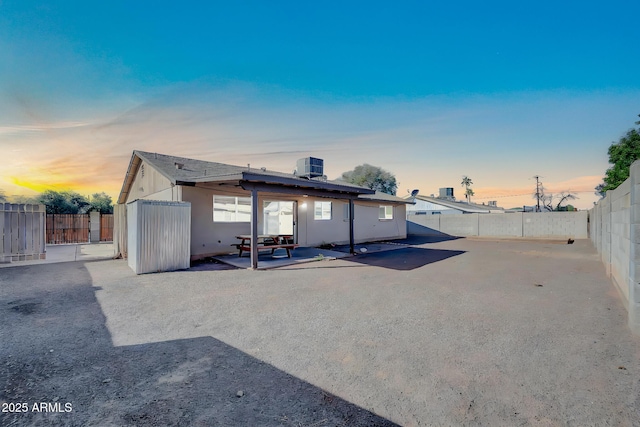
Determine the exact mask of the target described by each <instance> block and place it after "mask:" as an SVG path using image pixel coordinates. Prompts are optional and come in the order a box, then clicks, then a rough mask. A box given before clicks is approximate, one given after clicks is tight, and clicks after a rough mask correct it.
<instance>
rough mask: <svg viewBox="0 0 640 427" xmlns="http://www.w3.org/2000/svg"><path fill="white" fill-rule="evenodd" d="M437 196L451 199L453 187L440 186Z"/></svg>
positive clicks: (452, 197)
mask: <svg viewBox="0 0 640 427" xmlns="http://www.w3.org/2000/svg"><path fill="white" fill-rule="evenodd" d="M438 198H440V199H449V200H453V199H454V196H453V187H444V188H440V195H439V196H438Z"/></svg>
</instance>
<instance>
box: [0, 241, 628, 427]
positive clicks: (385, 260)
mask: <svg viewBox="0 0 640 427" xmlns="http://www.w3.org/2000/svg"><path fill="white" fill-rule="evenodd" d="M412 243H413V245H412V246H411V247H409V248H405V249H398V250H394V251H390V252H383V253H375V254H367V255H359V256H356V257H353V258H349V259H343V260H334V261H319V262H315V263H310V264H304V265H296V266H291V267H286V268H280V269H277V270H268V271H249V270H236V269H224V270H220V269H217V266H216V265H212V266H211V268H208V266H207V265H201V266H198V268H196V269H193V270H190V271H181V272H173V273H161V274H148V275H141V276H136V275H135V274H134V273H133V272H132V271H131V270H130V269H129V267H128V266H127V264H126V261H122V260H105V261H91V262H67V263H59V264H48V265H27V266H15V267H13V266H12V267H10V268H3V269H0V343H1V345H0V403H1V404H2V413H0V425H37V426H38V425H41V426H50V425H132V426H134V425H135V426H145V425H149V426H164V425H195V426H211V425H220V426H238V425H251V426H263V425H264V426H309V427H310V426H386V425H396V424H398V425H407V426H418V425H468V426H478V425H486V426H495V425H509V426H512V425H513V426H515V425H523V426H527V425H530V426H548V425H562V426H564V425H568V426H586V425H616V426H618V425H621V426H634V425H640V399H639V398H640V339H639V338H638V337H634V336H632V335H631V332H630V331H629V329H628V328H627V326H626V316H627V314H626V311H625V308H624V307H623V305H622V302H621V299H620V297H619V295H618V292H617V290H616V289H615V288H614V285H612V284H611V282H610V281H609V279H608V278H607V277H606V275H605V272H604V268H603V266H602V264H601V263H600V262H599V259H598V256H597V254H596V252H595V250H594V249H593V247H592V246H591V244H590V242H589V241H586V240H579V241H576V242H575V244H573V245H567V244H566V242H564V243H563V242H545V241H506V240H495V241H492V240H480V239H476V240H474V239H457V240H449V241H441V242H432V241H428V240H422V239H414V240H413V241H412ZM23 404H26V406H25V405H23Z"/></svg>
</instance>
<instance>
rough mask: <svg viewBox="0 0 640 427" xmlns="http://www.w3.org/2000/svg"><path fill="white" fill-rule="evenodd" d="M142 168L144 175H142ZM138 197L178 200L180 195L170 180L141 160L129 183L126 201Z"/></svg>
mask: <svg viewBox="0 0 640 427" xmlns="http://www.w3.org/2000/svg"><path fill="white" fill-rule="evenodd" d="M143 167H144V168H143ZM143 169H144V176H142V175H143V173H142V170H143ZM139 199H147V200H163V201H179V200H180V195H179V191H178V189H177V188H176V187H174V186H172V184H171V181H169V180H168V179H167V178H166V177H165V176H164V175H162V174H161V173H159V172H158V171H157V170H155V169H154V168H153V167H152V166H149V165H148V164H146V162H144V161H143V162H142V163H141V164H140V166H139V167H138V171H137V172H136V177H135V178H134V180H133V183H132V184H131V189H130V190H129V194H128V195H127V203H131V202H133V201H135V200H139Z"/></svg>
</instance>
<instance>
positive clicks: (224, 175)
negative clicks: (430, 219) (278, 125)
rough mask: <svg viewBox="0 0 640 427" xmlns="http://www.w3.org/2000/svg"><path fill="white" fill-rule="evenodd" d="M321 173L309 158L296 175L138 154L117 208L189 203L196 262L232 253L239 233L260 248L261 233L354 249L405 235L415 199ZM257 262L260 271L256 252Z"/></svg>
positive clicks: (254, 261)
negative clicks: (409, 207)
mask: <svg viewBox="0 0 640 427" xmlns="http://www.w3.org/2000/svg"><path fill="white" fill-rule="evenodd" d="M322 167H323V161H322V160H321V159H315V158H312V157H310V158H307V159H302V160H301V161H299V162H298V170H297V172H296V173H293V174H292V173H282V172H275V171H270V170H267V169H265V168H254V167H251V166H250V165H247V166H246V167H243V166H233V165H227V164H222V163H215V162H209V161H203V160H195V159H188V158H183V157H175V156H170V155H164V154H158V153H149V152H144V151H134V152H133V155H132V157H131V161H130V163H129V168H128V170H127V173H126V176H125V179H124V183H123V185H122V190H121V192H120V196H119V197H118V204H119V206H124V205H127V204H131V203H132V202H135V201H136V200H158V201H167V202H189V203H190V206H191V214H190V215H191V240H190V258H191V260H195V259H200V258H205V257H208V256H212V255H218V254H225V253H229V252H231V251H232V250H233V247H232V246H233V245H234V244H237V243H238V239H237V238H236V236H238V235H251V239H252V240H251V242H252V245H251V246H252V247H254V248H255V247H256V242H257V240H256V239H257V236H258V235H260V234H278V235H292V236H293V240H294V243H297V244H298V245H301V246H318V245H322V244H328V243H335V244H347V243H348V244H351V247H352V249H353V245H354V243H360V242H367V241H375V240H387V239H397V238H404V237H406V205H407V204H409V203H412V201H410V200H405V199H401V198H399V197H395V196H390V195H387V194H383V193H377V192H375V191H373V190H371V189H368V188H364V187H360V186H356V185H352V184H348V183H345V182H341V181H331V180H327V179H326V177H324V176H323V175H322ZM301 169H302V170H301ZM352 213H353V214H352ZM251 257H252V266H253V267H254V268H256V267H257V250H256V251H255V252H254V251H252V252H251Z"/></svg>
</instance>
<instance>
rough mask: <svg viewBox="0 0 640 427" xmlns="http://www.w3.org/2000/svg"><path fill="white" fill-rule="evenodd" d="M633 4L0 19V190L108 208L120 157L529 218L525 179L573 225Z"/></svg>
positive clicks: (338, 7) (79, 5) (636, 94)
mask: <svg viewBox="0 0 640 427" xmlns="http://www.w3.org/2000/svg"><path fill="white" fill-rule="evenodd" d="M638 16H640V2H638V1H630V0H626V1H616V0H614V1H607V2H589V1H586V2H585V1H582V2H558V1H553V2H550V1H536V2H513V1H509V2H507V1H488V2H477V1H457V2H455V1H454V2H431V1H420V2H393V3H392V2H375V1H373V2H372V1H368V2H326V1H325V2H318V3H316V2H300V1H297V2H289V1H271V2H250V1H225V2H218V1H211V2H189V1H182V2H158V1H155V2H146V1H138V2H130V1H127V2H124V1H117V0H113V1H109V2H87V1H64V0H60V1H32V0H0V158H2V159H3V161H2V166H1V167H0V189H3V190H4V191H5V193H6V194H7V195H18V194H24V195H33V194H35V192H39V191H42V190H45V189H49V188H51V189H72V190H75V191H78V192H80V193H82V194H85V195H88V194H91V193H94V192H99V191H105V192H107V193H108V194H110V195H111V196H113V197H114V199H115V198H117V195H118V193H119V191H120V188H121V186H122V182H123V180H124V175H125V172H126V169H127V167H128V164H129V159H130V157H131V154H132V151H133V150H134V149H139V150H144V151H152V152H158V153H163V154H171V155H176V156H184V157H192V158H197V159H202V160H210V161H216V162H222V163H231V164H238V165H246V164H247V163H250V164H251V166H255V167H262V166H265V167H267V168H269V169H273V170H280V171H283V172H287V171H293V169H294V167H295V164H296V160H297V159H298V158H301V157H306V156H309V155H311V156H316V157H320V158H323V159H324V161H325V173H326V174H327V175H328V177H329V178H330V179H335V178H338V177H339V176H340V174H341V173H342V172H344V171H347V170H350V169H353V168H354V167H355V166H357V165H359V164H362V163H369V164H373V165H377V166H381V167H383V168H384V169H387V170H389V171H391V172H393V173H394V174H395V175H396V177H397V179H398V181H399V187H398V195H404V194H406V192H407V190H411V189H414V188H418V189H420V193H421V194H427V195H428V194H431V193H437V191H438V188H440V187H454V188H455V191H456V195H457V196H458V197H459V198H463V189H462V187H461V185H460V182H461V180H462V176H463V175H468V176H469V177H471V178H472V180H473V182H474V185H473V186H472V187H473V189H474V190H475V192H476V196H475V197H474V198H473V201H475V202H480V203H481V202H486V201H489V200H497V201H498V205H499V206H503V207H514V206H522V205H523V204H527V205H532V204H534V203H535V201H534V200H533V199H532V193H534V191H535V179H533V176H534V175H540V176H541V177H542V178H541V179H542V181H543V183H544V184H545V187H547V189H548V190H549V191H550V192H554V193H557V192H560V191H572V192H575V193H576V194H578V196H579V199H578V200H575V201H574V202H572V204H574V205H575V206H576V207H578V208H589V207H591V206H592V205H593V202H594V201H595V200H597V197H596V196H595V195H594V194H593V192H594V190H593V189H594V187H595V186H596V185H597V184H598V183H600V182H601V181H602V177H603V176H604V172H605V170H606V169H607V167H608V156H607V148H608V147H609V145H610V144H611V143H612V142H615V141H617V140H618V139H619V138H620V137H621V136H622V135H624V134H625V133H626V131H627V130H628V129H629V128H631V127H633V126H634V122H635V121H636V120H638V117H637V115H638V114H639V113H640V71H639V70H640V44H639V43H638V25H637V17H638Z"/></svg>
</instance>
